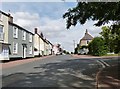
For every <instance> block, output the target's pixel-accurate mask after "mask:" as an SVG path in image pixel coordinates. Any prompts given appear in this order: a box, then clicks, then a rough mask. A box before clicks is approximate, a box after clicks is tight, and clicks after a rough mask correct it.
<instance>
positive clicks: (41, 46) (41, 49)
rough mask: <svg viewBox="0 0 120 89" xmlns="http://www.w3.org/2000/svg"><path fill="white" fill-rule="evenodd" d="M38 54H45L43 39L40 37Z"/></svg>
mask: <svg viewBox="0 0 120 89" xmlns="http://www.w3.org/2000/svg"><path fill="white" fill-rule="evenodd" d="M40 54H41V55H42V56H43V55H44V54H45V47H44V41H43V39H41V38H40Z"/></svg>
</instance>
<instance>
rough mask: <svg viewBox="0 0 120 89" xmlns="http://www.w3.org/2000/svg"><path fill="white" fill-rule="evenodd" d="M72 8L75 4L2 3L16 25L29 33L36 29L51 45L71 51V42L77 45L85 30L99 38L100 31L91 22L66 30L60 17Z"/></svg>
mask: <svg viewBox="0 0 120 89" xmlns="http://www.w3.org/2000/svg"><path fill="white" fill-rule="evenodd" d="M74 6H76V3H75V2H3V3H2V10H3V11H4V12H6V13H8V12H9V10H10V13H11V15H12V16H13V18H14V22H15V23H17V24H18V25H20V26H22V27H24V28H26V29H27V30H29V31H31V32H33V31H34V28H35V27H37V28H38V29H39V31H40V32H43V34H44V36H45V38H47V39H48V40H50V41H51V42H52V43H53V44H55V43H60V44H61V45H62V47H63V48H64V49H66V50H68V51H73V48H74V45H73V40H75V42H76V44H78V43H79V40H80V39H81V38H82V37H83V36H84V33H85V30H86V29H88V32H89V33H90V34H91V35H92V36H93V37H95V36H99V32H100V31H101V27H95V26H93V24H94V23H95V21H91V20H90V21H87V23H86V24H84V25H80V24H77V26H76V27H71V29H70V30H67V29H66V23H65V20H64V19H63V18H62V15H63V14H64V13H65V12H66V11H67V10H68V9H69V8H72V7H74Z"/></svg>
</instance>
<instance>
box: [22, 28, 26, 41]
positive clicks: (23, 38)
mask: <svg viewBox="0 0 120 89" xmlns="http://www.w3.org/2000/svg"><path fill="white" fill-rule="evenodd" d="M22 34H23V35H22V40H26V31H24V30H23V31H22Z"/></svg>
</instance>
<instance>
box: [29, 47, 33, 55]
mask: <svg viewBox="0 0 120 89" xmlns="http://www.w3.org/2000/svg"><path fill="white" fill-rule="evenodd" d="M29 54H32V46H30V47H29Z"/></svg>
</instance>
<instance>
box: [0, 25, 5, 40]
mask: <svg viewBox="0 0 120 89" xmlns="http://www.w3.org/2000/svg"><path fill="white" fill-rule="evenodd" d="M1 40H4V33H3V26H2V25H0V41H1Z"/></svg>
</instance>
